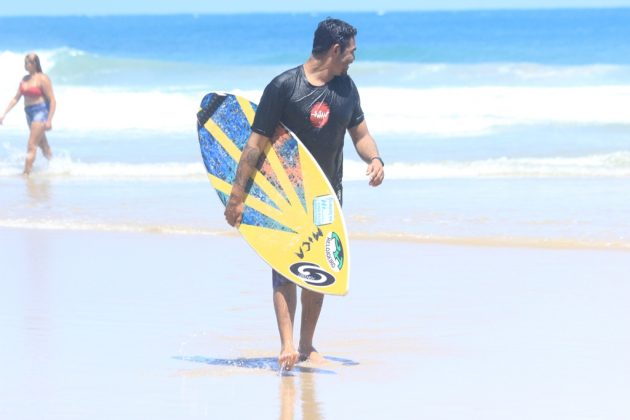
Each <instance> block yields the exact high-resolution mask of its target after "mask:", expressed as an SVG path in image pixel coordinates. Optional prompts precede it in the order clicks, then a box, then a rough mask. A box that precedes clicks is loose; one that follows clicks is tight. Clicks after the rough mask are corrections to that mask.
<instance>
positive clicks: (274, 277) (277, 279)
mask: <svg viewBox="0 0 630 420" xmlns="http://www.w3.org/2000/svg"><path fill="white" fill-rule="evenodd" d="M335 192H336V193H337V198H338V199H339V204H341V205H343V188H342V187H341V186H338V187H337V188H335ZM271 283H272V284H273V288H274V289H275V288H277V287H280V286H284V285H285V284H289V283H291V280H289V279H288V278H286V277H284V276H283V275H282V274H280V273H278V272H277V271H276V270H273V269H272V270H271Z"/></svg>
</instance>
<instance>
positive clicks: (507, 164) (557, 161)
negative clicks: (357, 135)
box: [0, 152, 630, 182]
mask: <svg viewBox="0 0 630 420" xmlns="http://www.w3.org/2000/svg"><path fill="white" fill-rule="evenodd" d="M22 165H23V160H22V159H21V158H20V157H15V158H11V159H10V160H6V161H0V177H11V176H17V175H19V174H21V171H22ZM344 165H345V166H344V179H345V180H346V181H362V180H365V170H366V164H365V163H363V162H358V161H356V160H352V159H346V160H345V163H344ZM385 170H386V174H387V179H448V178H571V177H593V178H602V177H611V178H630V152H615V153H608V154H598V155H589V156H582V157H571V158H570V157H557V158H498V159H487V160H476V161H441V162H416V163H405V162H388V163H387V166H386V168H385ZM33 176H35V177H38V176H43V177H47V178H51V177H52V178H58V179H97V180H98V179H103V180H111V181H116V180H118V181H142V180H145V181H152V180H171V181H178V182H207V176H206V171H205V168H204V167H203V164H202V163H201V160H200V161H199V162H197V163H184V162H163V163H122V162H95V163H87V162H81V161H78V160H73V159H72V158H70V157H68V156H60V157H58V158H55V159H53V160H52V161H51V162H50V163H49V164H48V165H45V164H42V165H41V166H36V169H35V171H34V173H33Z"/></svg>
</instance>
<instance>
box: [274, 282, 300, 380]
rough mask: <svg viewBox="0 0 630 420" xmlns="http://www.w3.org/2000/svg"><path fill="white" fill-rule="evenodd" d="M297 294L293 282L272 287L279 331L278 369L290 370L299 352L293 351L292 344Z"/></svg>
mask: <svg viewBox="0 0 630 420" xmlns="http://www.w3.org/2000/svg"><path fill="white" fill-rule="evenodd" d="M296 304H297V294H296V289H295V284H293V283H291V282H287V283H286V284H282V285H280V286H277V287H274V288H273V307H274V309H275V311H276V321H277V322H278V332H279V333H280V347H281V348H280V356H279V357H278V365H279V366H280V369H286V370H290V369H291V368H293V365H295V364H296V363H297V361H298V359H299V356H300V354H299V353H298V352H297V351H295V346H294V345H293V321H294V319H295V307H296Z"/></svg>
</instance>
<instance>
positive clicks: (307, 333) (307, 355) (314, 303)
mask: <svg viewBox="0 0 630 420" xmlns="http://www.w3.org/2000/svg"><path fill="white" fill-rule="evenodd" d="M323 304H324V295H323V294H321V293H317V292H313V291H311V290H308V289H302V324H301V327H300V346H299V348H298V351H299V353H300V360H310V361H311V362H314V363H322V362H324V361H325V360H324V358H323V357H322V356H321V355H320V354H319V353H318V352H317V350H315V347H313V336H314V335H315V327H317V321H318V320H319V314H320V313H321V311H322V305H323Z"/></svg>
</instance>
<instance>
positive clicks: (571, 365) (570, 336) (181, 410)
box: [0, 229, 630, 420]
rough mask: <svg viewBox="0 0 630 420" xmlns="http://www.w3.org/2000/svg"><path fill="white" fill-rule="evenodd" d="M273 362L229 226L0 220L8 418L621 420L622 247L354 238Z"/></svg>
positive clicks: (267, 304) (627, 370)
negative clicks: (301, 354)
mask: <svg viewBox="0 0 630 420" xmlns="http://www.w3.org/2000/svg"><path fill="white" fill-rule="evenodd" d="M352 253H353V255H352V257H353V267H352V274H351V276H352V283H351V290H350V294H349V295H348V296H346V297H343V298H338V297H328V298H327V299H326V300H325V303H324V309H323V312H322V317H321V319H320V324H319V327H318V331H317V334H316V346H317V347H318V348H319V350H320V351H322V353H323V354H324V355H325V356H326V357H327V358H328V360H329V362H328V363H327V364H325V365H321V366H314V365H311V364H309V363H304V364H301V365H299V366H297V367H296V368H295V369H294V371H292V372H290V373H288V374H285V375H280V374H279V373H278V371H277V364H276V362H275V357H276V355H277V351H278V350H279V343H278V338H277V331H276V326H275V318H274V315H273V308H272V304H271V285H270V275H269V269H268V268H267V267H266V266H265V265H264V264H263V263H262V262H261V261H260V260H259V259H258V257H257V256H256V255H255V254H254V253H253V251H251V249H249V247H248V246H247V245H246V244H245V242H244V241H242V240H241V239H240V238H238V237H236V236H234V237H231V236H198V235H166V234H148V233H120V232H92V231H75V232H73V231H63V230H60V231H58V230H29V229H0V266H1V267H2V273H1V274H0V282H1V284H2V286H3V287H2V294H1V295H0V335H1V336H2V338H3V340H2V342H3V344H2V345H0V360H2V362H1V363H2V380H1V381H0V401H1V403H0V418H3V419H4V418H7V419H42V418H45V419H53V420H55V419H64V420H65V419H90V420H93V419H111V418H120V419H127V418H128V419H131V418H151V419H174V418H177V419H206V418H208V419H210V418H212V419H214V418H265V419H266V418H281V419H293V418H296V419H299V418H303V419H324V418H325V419H347V418H382V417H385V416H387V417H390V418H397V419H418V418H430V419H462V418H467V419H506V418H510V419H571V420H575V419H593V418H601V419H624V418H628V416H629V415H630V403H629V402H628V399H627V395H628V394H629V393H630V356H628V355H629V354H630V333H628V328H627V326H628V321H630V309H628V308H629V305H628V302H629V301H630V282H628V279H629V278H630V277H629V275H630V253H628V252H624V251H613V250H610V251H606V250H571V249H532V248H516V247H509V248H500V247H467V246H451V245H438V244H426V243H401V242H388V241H366V240H355V241H353V242H352Z"/></svg>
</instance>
